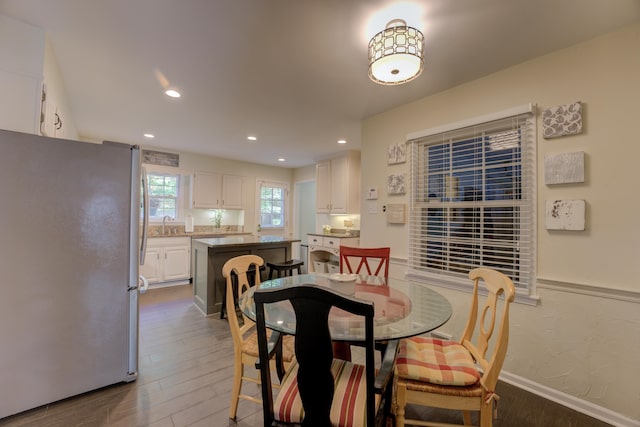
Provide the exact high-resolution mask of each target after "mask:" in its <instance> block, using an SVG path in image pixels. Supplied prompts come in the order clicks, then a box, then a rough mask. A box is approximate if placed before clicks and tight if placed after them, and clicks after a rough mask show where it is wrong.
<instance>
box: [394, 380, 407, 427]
mask: <svg viewBox="0 0 640 427" xmlns="http://www.w3.org/2000/svg"><path fill="white" fill-rule="evenodd" d="M406 405H407V387H406V386H405V385H403V384H401V383H400V382H397V386H396V401H395V405H394V406H395V408H394V412H395V416H396V427H404V408H405V406H406Z"/></svg>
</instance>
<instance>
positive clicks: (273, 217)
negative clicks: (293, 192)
mask: <svg viewBox="0 0 640 427" xmlns="http://www.w3.org/2000/svg"><path fill="white" fill-rule="evenodd" d="M259 188H260V190H259V191H260V219H259V224H260V227H261V228H263V229H277V228H284V227H285V225H286V213H287V212H286V206H287V197H288V195H289V185H288V184H286V183H277V182H267V181H259Z"/></svg>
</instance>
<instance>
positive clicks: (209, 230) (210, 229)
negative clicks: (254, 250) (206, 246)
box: [149, 224, 244, 236]
mask: <svg viewBox="0 0 640 427" xmlns="http://www.w3.org/2000/svg"><path fill="white" fill-rule="evenodd" d="M243 232H244V226H243V225H222V226H220V228H216V227H214V226H213V225H194V226H193V233H188V234H187V233H186V232H185V231H184V224H175V225H174V224H171V225H165V226H164V234H163V233H162V225H150V226H149V236H186V235H191V234H203V233H206V234H218V233H220V234H224V233H243Z"/></svg>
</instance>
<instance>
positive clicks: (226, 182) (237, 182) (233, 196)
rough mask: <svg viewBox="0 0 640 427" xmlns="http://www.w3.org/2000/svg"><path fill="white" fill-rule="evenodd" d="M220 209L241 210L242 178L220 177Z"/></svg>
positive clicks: (232, 176) (233, 176)
mask: <svg viewBox="0 0 640 427" xmlns="http://www.w3.org/2000/svg"><path fill="white" fill-rule="evenodd" d="M222 207H223V208H226V209H242V177H241V176H237V175H222Z"/></svg>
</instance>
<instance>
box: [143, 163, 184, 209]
mask: <svg viewBox="0 0 640 427" xmlns="http://www.w3.org/2000/svg"><path fill="white" fill-rule="evenodd" d="M147 179H148V182H149V219H150V220H151V221H162V218H164V217H165V216H169V217H171V218H172V219H176V218H177V217H178V214H179V209H178V206H180V175H177V174H171V173H165V172H153V171H150V172H148V173H147Z"/></svg>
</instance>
